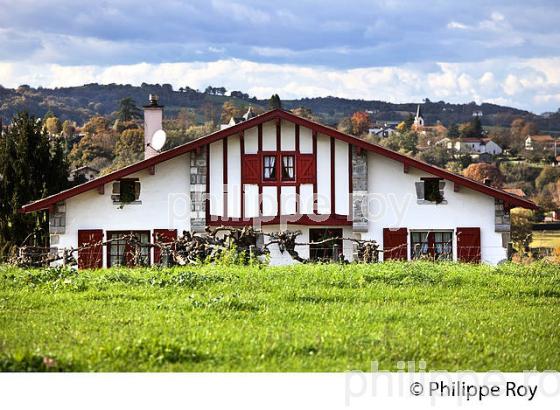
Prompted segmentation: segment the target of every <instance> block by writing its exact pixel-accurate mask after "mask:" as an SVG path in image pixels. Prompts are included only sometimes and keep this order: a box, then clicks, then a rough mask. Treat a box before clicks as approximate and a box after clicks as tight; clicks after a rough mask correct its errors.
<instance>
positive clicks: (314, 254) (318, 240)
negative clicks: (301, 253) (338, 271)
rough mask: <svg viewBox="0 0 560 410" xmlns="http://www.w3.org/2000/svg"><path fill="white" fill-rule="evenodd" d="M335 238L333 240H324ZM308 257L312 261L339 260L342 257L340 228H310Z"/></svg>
mask: <svg viewBox="0 0 560 410" xmlns="http://www.w3.org/2000/svg"><path fill="white" fill-rule="evenodd" d="M332 238H335V240H333V241H326V242H322V241H325V240H327V239H332ZM309 240H310V242H312V243H315V244H311V245H309V259H310V260H312V261H339V260H342V259H343V258H344V255H343V253H342V229H331V228H326V229H310V230H309Z"/></svg>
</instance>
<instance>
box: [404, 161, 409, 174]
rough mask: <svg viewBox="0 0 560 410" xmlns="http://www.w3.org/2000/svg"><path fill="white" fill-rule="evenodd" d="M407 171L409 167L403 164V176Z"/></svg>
mask: <svg viewBox="0 0 560 410" xmlns="http://www.w3.org/2000/svg"><path fill="white" fill-rule="evenodd" d="M408 171H410V165H409V164H407V163H403V172H404V173H405V174H408Z"/></svg>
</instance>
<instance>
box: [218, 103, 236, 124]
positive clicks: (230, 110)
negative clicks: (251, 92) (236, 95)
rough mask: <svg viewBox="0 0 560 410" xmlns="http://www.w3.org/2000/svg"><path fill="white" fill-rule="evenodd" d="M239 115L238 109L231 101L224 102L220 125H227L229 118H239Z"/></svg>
mask: <svg viewBox="0 0 560 410" xmlns="http://www.w3.org/2000/svg"><path fill="white" fill-rule="evenodd" d="M240 114H241V112H240V110H239V108H238V107H237V106H236V105H235V104H234V103H232V102H231V101H226V102H225V103H224V105H223V106H222V115H221V118H220V121H221V123H222V124H227V123H228V122H229V120H230V119H231V117H239V115H240Z"/></svg>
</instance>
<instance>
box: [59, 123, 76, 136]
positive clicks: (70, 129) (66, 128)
mask: <svg viewBox="0 0 560 410" xmlns="http://www.w3.org/2000/svg"><path fill="white" fill-rule="evenodd" d="M75 132H76V126H75V125H74V123H73V122H72V121H70V120H66V121H64V123H63V124H62V133H63V134H64V137H65V138H72V137H73V136H74V133H75Z"/></svg>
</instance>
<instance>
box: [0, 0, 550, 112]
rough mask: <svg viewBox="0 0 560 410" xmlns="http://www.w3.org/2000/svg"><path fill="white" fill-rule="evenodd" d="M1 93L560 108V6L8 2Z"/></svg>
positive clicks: (477, 1) (247, 0)
mask: <svg viewBox="0 0 560 410" xmlns="http://www.w3.org/2000/svg"><path fill="white" fill-rule="evenodd" d="M0 10H1V11H0V84H1V85H2V86H4V87H17V86H19V85H21V84H28V85H31V86H34V87H37V86H43V87H63V86H74V85H82V84H85V83H92V82H97V83H100V84H108V83H122V84H133V85H139V84H141V83H142V82H147V83H170V84H172V85H173V86H174V88H176V89H177V88H179V87H181V86H187V85H188V86H190V87H192V88H197V89H202V90H203V89H204V88H206V86H207V85H213V86H224V87H226V88H227V89H228V90H241V91H243V92H247V93H249V94H250V95H251V96H253V95H255V96H257V97H259V98H267V97H269V96H270V95H271V94H272V93H278V94H279V95H280V97H281V98H283V99H291V98H301V97H317V96H329V95H332V96H338V97H346V98H362V99H375V100H384V101H390V102H420V101H422V100H423V99H424V98H429V99H430V100H432V101H439V100H444V101H448V102H455V103H467V102H470V101H476V102H477V103H481V102H491V103H496V104H502V105H509V106H514V107H518V108H522V109H527V110H530V111H533V112H535V113H541V112H545V111H556V110H558V108H559V107H560V24H558V22H559V21H560V2H559V1H558V0H541V1H531V0H525V1H521V0H509V1H502V0H493V1H483V0H468V1H430V0H407V1H404V0H369V1H365V0H364V1H360V0H357V1H353V0H352V1H343V0H338V1H332V0H325V1H307V0H298V1H292V0H283V1H270V0H269V1H253V0H243V1H239V0H231V1H228V0H192V1H179V0H152V1H144V0H111V1H104V0H101V1H95V0H90V1H87V2H86V1H81V0H48V1H47V0H43V1H38V0H0Z"/></svg>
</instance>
